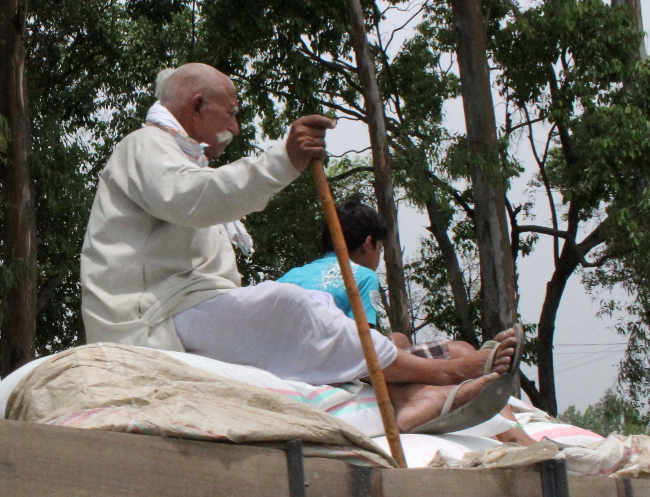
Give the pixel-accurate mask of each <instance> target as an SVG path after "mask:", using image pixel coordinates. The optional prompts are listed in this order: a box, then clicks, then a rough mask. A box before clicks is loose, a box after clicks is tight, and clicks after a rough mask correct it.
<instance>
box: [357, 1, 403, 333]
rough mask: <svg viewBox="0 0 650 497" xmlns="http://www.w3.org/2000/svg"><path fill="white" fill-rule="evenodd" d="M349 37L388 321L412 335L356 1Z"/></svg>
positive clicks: (380, 122)
mask: <svg viewBox="0 0 650 497" xmlns="http://www.w3.org/2000/svg"><path fill="white" fill-rule="evenodd" d="M347 4H348V34H349V35H350V41H351V42H352V46H353V48H354V53H355V56H356V59H357V72H358V74H359V80H360V82H361V89H362V93H363V98H364V101H365V107H366V116H367V120H368V122H367V124H368V129H369V133H370V145H371V148H372V162H373V172H374V177H375V196H376V197H377V210H378V211H379V215H380V216H381V217H382V219H383V220H384V222H385V223H386V225H387V226H388V236H387V238H386V240H385V242H384V261H385V262H386V279H387V283H388V300H389V304H390V305H389V308H388V320H389V321H390V327H391V330H392V331H393V332H400V333H404V334H406V335H407V336H409V337H410V336H411V332H412V328H411V322H410V320H409V314H408V299H407V293H406V284H405V282H404V263H403V261H402V247H401V244H400V241H399V230H398V228H397V208H396V206H395V199H394V198H393V180H392V178H391V173H390V160H389V155H388V137H387V134H386V119H385V115H384V105H383V102H382V99H381V95H380V93H379V86H378V85H377V77H376V74H375V66H374V64H373V61H372V56H371V54H370V47H369V44H368V37H367V34H366V28H365V23H364V17H363V10H362V8H361V3H360V2H359V0H348V2H347Z"/></svg>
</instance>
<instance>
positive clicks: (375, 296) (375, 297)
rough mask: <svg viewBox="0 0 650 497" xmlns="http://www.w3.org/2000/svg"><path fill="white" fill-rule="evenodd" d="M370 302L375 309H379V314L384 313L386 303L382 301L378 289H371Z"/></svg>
mask: <svg viewBox="0 0 650 497" xmlns="http://www.w3.org/2000/svg"><path fill="white" fill-rule="evenodd" d="M370 303H371V304H372V307H373V308H374V309H375V311H377V314H379V315H381V316H383V315H384V303H383V302H382V301H381V295H379V292H378V291H377V290H371V291H370Z"/></svg>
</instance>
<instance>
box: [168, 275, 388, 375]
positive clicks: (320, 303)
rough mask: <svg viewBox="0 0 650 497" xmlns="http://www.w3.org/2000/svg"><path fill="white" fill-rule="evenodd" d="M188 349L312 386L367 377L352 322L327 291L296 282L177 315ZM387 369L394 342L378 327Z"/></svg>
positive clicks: (234, 294) (238, 293)
mask: <svg viewBox="0 0 650 497" xmlns="http://www.w3.org/2000/svg"><path fill="white" fill-rule="evenodd" d="M174 323H175V325H176V331H177V332H178V335H179V337H180V338H181V341H182V342H183V346H184V347H185V349H186V351H187V352H189V353H194V354H198V355H203V356H206V357H210V358H213V359H217V360H220V361H224V362H229V363H233V364H244V365H248V366H255V367H258V368H260V369H264V370H266V371H270V372H271V373H273V374H275V375H276V376H279V377H280V378H283V379H287V380H298V381H304V382H306V383H311V384H313V385H321V384H329V383H342V382H346V381H350V380H353V379H356V378H362V377H365V376H367V374H368V371H367V368H366V365H365V360H364V357H363V351H362V349H361V344H360V341H359V336H358V333H357V330H356V325H355V323H354V321H353V320H351V319H350V318H348V317H347V316H346V315H345V314H344V313H343V312H342V311H341V310H340V309H338V308H337V307H336V305H335V304H334V303H333V301H332V297H331V296H330V295H329V294H327V293H324V292H314V291H308V290H304V289H302V288H300V287H298V286H296V285H292V284H289V283H278V282H272V281H271V282H264V283H261V284H259V285H256V286H254V287H246V288H238V289H235V290H231V291H230V292H228V293H226V294H224V295H220V296H218V297H215V298H213V299H210V300H208V301H205V302H203V303H201V304H199V305H197V306H195V307H193V308H192V309H189V310H187V311H183V312H181V313H179V314H177V315H176V316H175V317H174ZM371 336H372V338H373V342H374V344H375V349H376V351H377V356H378V359H379V362H380V365H381V366H382V367H385V366H387V365H388V364H390V363H391V362H392V361H393V360H394V359H395V356H396V353H397V349H396V347H395V345H394V344H393V343H392V342H391V341H390V340H389V339H388V338H386V337H384V336H383V335H381V334H380V333H379V332H377V331H375V330H371Z"/></svg>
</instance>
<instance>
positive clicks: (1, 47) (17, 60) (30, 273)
mask: <svg viewBox="0 0 650 497" xmlns="http://www.w3.org/2000/svg"><path fill="white" fill-rule="evenodd" d="M26 19H27V4H26V2H24V1H20V0H7V1H3V2H2V3H0V98H1V100H0V183H1V184H2V211H1V216H0V220H1V222H2V237H1V240H0V243H1V244H2V266H1V273H0V274H1V275H2V276H1V278H0V284H1V285H2V288H1V289H0V290H1V293H0V296H1V297H0V298H1V301H0V304H1V306H2V308H1V311H2V312H0V316H1V319H0V326H1V329H2V334H1V335H0V377H2V376H5V375H6V374H8V373H9V372H11V371H12V370H13V369H15V368H17V367H18V366H21V365H22V364H24V363H26V362H29V361H30V360H31V359H33V358H34V334H35V316H36V312H35V309H34V307H35V301H36V281H35V280H36V225H35V205H34V184H33V181H32V172H31V168H30V165H29V150H30V141H31V126H30V122H29V106H28V103H27V102H28V95H27V86H26V79H25V76H26V71H25V58H26V57H25V35H26Z"/></svg>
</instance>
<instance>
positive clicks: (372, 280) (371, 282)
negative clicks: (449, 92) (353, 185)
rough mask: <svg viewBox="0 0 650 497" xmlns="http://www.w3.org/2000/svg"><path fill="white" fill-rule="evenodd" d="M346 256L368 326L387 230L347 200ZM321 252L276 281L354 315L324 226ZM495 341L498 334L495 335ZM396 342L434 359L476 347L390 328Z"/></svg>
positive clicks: (521, 438) (518, 436) (515, 434)
mask: <svg viewBox="0 0 650 497" xmlns="http://www.w3.org/2000/svg"><path fill="white" fill-rule="evenodd" d="M336 213H337V215H338V218H339V222H340V224H341V231H342V232H343V237H344V238H345V243H346V245H347V248H348V255H349V257H350V265H351V267H352V272H353V274H354V279H355V281H356V283H357V287H358V289H359V295H360V296H361V300H362V302H363V307H364V309H365V313H366V317H367V319H368V323H369V324H370V326H371V327H375V326H376V324H377V311H381V308H382V306H381V301H380V296H379V278H378V277H377V273H376V272H375V271H376V270H377V268H378V267H379V262H380V257H381V251H382V246H383V241H384V239H385V238H386V236H387V233H388V230H387V229H386V225H385V224H384V222H383V220H382V219H381V217H380V216H379V213H377V211H376V210H374V209H373V208H372V207H369V206H367V205H363V204H361V203H360V202H355V201H349V202H345V203H344V204H342V205H339V206H337V207H336ZM321 245H322V249H323V252H324V254H325V255H324V256H323V257H322V258H321V259H317V260H315V261H313V262H310V263H309V264H305V265H304V266H301V267H297V268H293V269H291V270H289V271H288V272H287V273H286V274H285V275H283V276H282V277H281V278H280V279H279V280H278V281H279V282H284V283H293V284H295V285H298V286H300V287H302V288H305V289H309V290H320V291H323V292H327V293H329V294H331V295H332V297H333V299H334V302H335V303H336V305H337V307H338V308H339V309H341V310H342V311H343V312H344V313H345V314H346V315H347V316H349V317H350V318H352V319H354V315H353V313H352V307H351V305H350V300H349V298H348V294H347V290H346V288H345V284H344V282H343V276H342V274H341V268H340V266H339V263H338V258H337V256H336V254H335V253H334V244H333V243H332V236H331V234H330V231H329V228H328V227H327V226H325V227H324V228H323V232H322V235H321ZM497 337H498V338H497V340H500V339H502V337H499V336H498V335H497ZM390 338H391V339H392V340H393V341H394V342H395V344H396V345H397V346H398V347H399V348H401V349H403V350H405V351H407V352H410V353H411V354H415V355H419V356H421V357H428V358H432V359H450V358H452V357H453V358H459V357H462V356H465V355H467V354H476V353H477V351H476V350H475V349H474V348H473V347H472V346H471V345H469V344H468V343H466V342H458V341H447V340H434V341H431V342H427V343H423V344H418V345H411V343H410V340H409V339H408V338H407V337H406V336H405V335H404V334H402V333H391V335H390ZM502 414H503V416H504V417H506V418H507V419H510V420H513V421H514V420H515V417H514V415H513V414H512V411H511V410H510V409H506V410H505V412H502ZM499 439H500V440H501V441H504V442H506V441H507V442H510V441H512V442H517V443H520V444H522V445H530V444H532V443H534V440H533V439H532V438H530V437H529V436H528V435H526V433H525V432H524V431H523V430H522V429H521V428H513V429H512V430H508V432H506V433H504V434H502V435H501V436H500V437H499Z"/></svg>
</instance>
